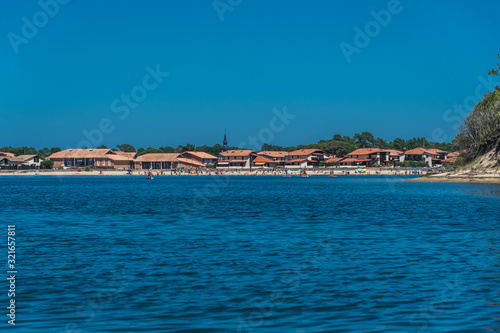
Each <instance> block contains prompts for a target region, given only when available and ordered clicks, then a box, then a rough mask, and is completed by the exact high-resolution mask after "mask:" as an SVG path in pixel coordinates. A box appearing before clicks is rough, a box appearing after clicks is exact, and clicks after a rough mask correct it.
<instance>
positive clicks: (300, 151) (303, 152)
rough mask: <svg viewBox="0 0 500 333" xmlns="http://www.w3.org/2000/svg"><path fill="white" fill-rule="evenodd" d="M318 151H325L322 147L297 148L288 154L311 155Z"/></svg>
mask: <svg viewBox="0 0 500 333" xmlns="http://www.w3.org/2000/svg"><path fill="white" fill-rule="evenodd" d="M316 152H320V153H322V152H323V151H322V150H321V149H314V148H312V149H297V150H294V151H290V152H288V155H290V156H308V155H311V154H313V153H316Z"/></svg>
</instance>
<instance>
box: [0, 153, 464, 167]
mask: <svg viewBox="0 0 500 333" xmlns="http://www.w3.org/2000/svg"><path fill="white" fill-rule="evenodd" d="M458 155H459V154H458V153H457V152H455V153H450V154H448V153H447V152H446V151H444V150H440V149H425V148H415V149H412V150H408V151H406V152H402V151H399V150H394V149H380V148H360V149H357V150H355V151H353V152H351V153H349V154H347V155H345V156H343V157H337V156H331V155H330V154H328V153H326V152H324V151H322V150H320V149H314V148H312V149H299V150H294V151H291V152H286V151H261V152H255V151H253V150H250V149H238V150H226V151H221V152H220V153H219V156H218V157H215V156H213V155H210V154H207V153H204V152H197V151H186V152H183V153H153V154H145V155H141V156H138V155H137V153H136V152H121V151H114V150H111V149H67V150H63V151H60V152H57V153H54V154H52V155H51V156H49V157H48V159H50V160H51V161H53V162H54V165H53V167H54V168H56V169H67V168H86V167H89V168H95V169H139V170H141V169H150V168H151V169H179V168H189V169H198V168H205V167H207V166H216V167H218V168H241V169H249V168H251V167H258V168H261V167H267V168H275V167H279V166H281V167H284V168H312V167H315V166H318V165H319V164H320V163H321V162H325V163H335V164H338V165H340V166H346V167H349V166H351V167H352V166H363V167H371V166H394V164H395V162H398V161H399V162H404V161H419V162H425V163H427V164H428V165H429V166H433V165H436V164H441V163H452V162H454V161H455V160H456V158H457V157H458ZM44 159H45V158H43V157H41V156H39V155H20V156H14V155H13V154H11V153H2V152H0V166H15V165H24V166H39V165H40V163H41V161H43V160H44Z"/></svg>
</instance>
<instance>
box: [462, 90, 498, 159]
mask: <svg viewBox="0 0 500 333" xmlns="http://www.w3.org/2000/svg"><path fill="white" fill-rule="evenodd" d="M454 144H455V146H457V147H458V148H459V150H461V151H462V150H464V151H466V152H467V154H466V155H465V157H466V159H467V160H473V159H475V158H477V157H479V156H481V155H483V154H484V153H486V152H487V151H488V150H490V149H492V148H494V147H497V148H498V147H499V146H500V90H495V91H494V92H489V93H487V94H486V95H485V96H484V97H483V99H482V101H481V102H479V103H477V104H476V106H475V107H474V109H473V110H472V112H471V113H469V115H468V116H467V118H465V120H464V121H463V123H462V124H461V126H460V130H459V133H458V135H457V136H456V137H455V140H454Z"/></svg>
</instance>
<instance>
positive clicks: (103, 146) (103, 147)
mask: <svg viewBox="0 0 500 333" xmlns="http://www.w3.org/2000/svg"><path fill="white" fill-rule="evenodd" d="M97 149H108V147H106V146H105V145H100V146H99V147H97Z"/></svg>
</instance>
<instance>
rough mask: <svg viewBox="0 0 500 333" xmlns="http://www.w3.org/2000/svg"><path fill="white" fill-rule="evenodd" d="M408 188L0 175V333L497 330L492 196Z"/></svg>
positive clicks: (376, 183)
mask: <svg viewBox="0 0 500 333" xmlns="http://www.w3.org/2000/svg"><path fill="white" fill-rule="evenodd" d="M406 178H409V177H403V176H401V177H399V176H390V177H386V176H344V177H337V178H331V177H320V176H318V177H309V178H300V177H291V178H286V177H274V176H262V177H244V176H229V177H224V176H218V177H215V176H213V177H200V176H191V177H155V179H154V180H147V179H145V177H41V176H39V177H15V178H14V177H0V203H1V210H0V211H1V212H2V213H1V216H2V225H3V226H2V229H3V230H4V233H5V237H6V235H7V225H8V224H15V225H16V232H17V233H16V268H17V271H18V273H17V276H16V278H17V279H16V306H17V307H16V310H17V312H16V326H15V328H12V327H11V326H10V325H8V324H7V319H8V318H7V316H6V315H5V314H2V315H1V317H3V320H2V321H3V322H2V323H1V324H0V330H1V331H5V330H13V331H18V332H49V333H50V332H61V333H62V332H200V333H201V332H217V333H220V332H293V333H297V332H301V333H305V332H494V331H498V330H500V307H499V305H500V259H499V258H500V256H499V255H500V245H499V242H500V239H499V236H500V235H499V231H500V229H499V227H500V209H499V208H500V186H497V185H485V184H460V183H457V184H455V183H427V182H408V181H404V179H406ZM6 252H7V249H6V246H5V253H6ZM6 264H7V256H6V255H5V265H4V267H5V271H6V270H7V266H6ZM4 274H5V276H7V274H6V273H4ZM7 289H8V283H7V282H5V284H4V292H2V295H3V296H2V298H1V299H0V300H2V302H3V305H1V307H2V308H3V309H4V310H3V311H4V313H6V312H7V310H5V307H6V306H8V299H7ZM1 317H0V318H1Z"/></svg>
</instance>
